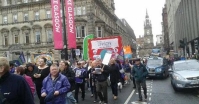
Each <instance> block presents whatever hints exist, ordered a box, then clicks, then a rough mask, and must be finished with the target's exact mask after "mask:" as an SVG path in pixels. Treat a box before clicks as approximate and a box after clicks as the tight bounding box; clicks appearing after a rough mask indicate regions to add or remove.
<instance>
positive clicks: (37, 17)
mask: <svg viewBox="0 0 199 104" xmlns="http://www.w3.org/2000/svg"><path fill="white" fill-rule="evenodd" d="M35 20H39V11H37V12H35Z"/></svg>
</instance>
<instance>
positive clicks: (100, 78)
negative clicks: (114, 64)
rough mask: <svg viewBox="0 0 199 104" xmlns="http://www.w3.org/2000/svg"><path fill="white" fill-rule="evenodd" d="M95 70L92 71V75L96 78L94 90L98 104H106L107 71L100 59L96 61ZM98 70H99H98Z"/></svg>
mask: <svg viewBox="0 0 199 104" xmlns="http://www.w3.org/2000/svg"><path fill="white" fill-rule="evenodd" d="M96 64H97V68H96V70H95V71H93V74H95V76H96V80H97V84H96V90H97V93H98V96H99V98H100V102H99V103H100V104H102V102H104V104H107V103H108V92H107V87H108V85H107V79H108V76H109V69H108V66H107V65H103V64H102V61H101V59H97V60H96ZM99 69H100V70H99Z"/></svg>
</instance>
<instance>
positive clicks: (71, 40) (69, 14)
mask: <svg viewBox="0 0 199 104" xmlns="http://www.w3.org/2000/svg"><path fill="white" fill-rule="evenodd" d="M65 4H66V18H67V19H66V22H67V34H68V35H67V36H68V37H67V38H68V39H67V40H68V48H69V49H72V48H76V30H75V20H74V2H73V0H65Z"/></svg>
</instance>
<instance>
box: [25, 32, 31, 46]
mask: <svg viewBox="0 0 199 104" xmlns="http://www.w3.org/2000/svg"><path fill="white" fill-rule="evenodd" d="M25 43H26V44H29V43H30V37H29V33H25Z"/></svg>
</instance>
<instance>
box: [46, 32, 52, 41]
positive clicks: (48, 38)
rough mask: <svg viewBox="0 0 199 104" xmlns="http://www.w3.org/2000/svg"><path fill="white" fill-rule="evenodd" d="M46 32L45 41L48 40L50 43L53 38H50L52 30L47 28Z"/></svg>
mask: <svg viewBox="0 0 199 104" xmlns="http://www.w3.org/2000/svg"><path fill="white" fill-rule="evenodd" d="M46 33H47V42H48V43H52V41H53V40H52V38H53V37H52V30H51V29H49V30H47V31H46Z"/></svg>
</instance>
